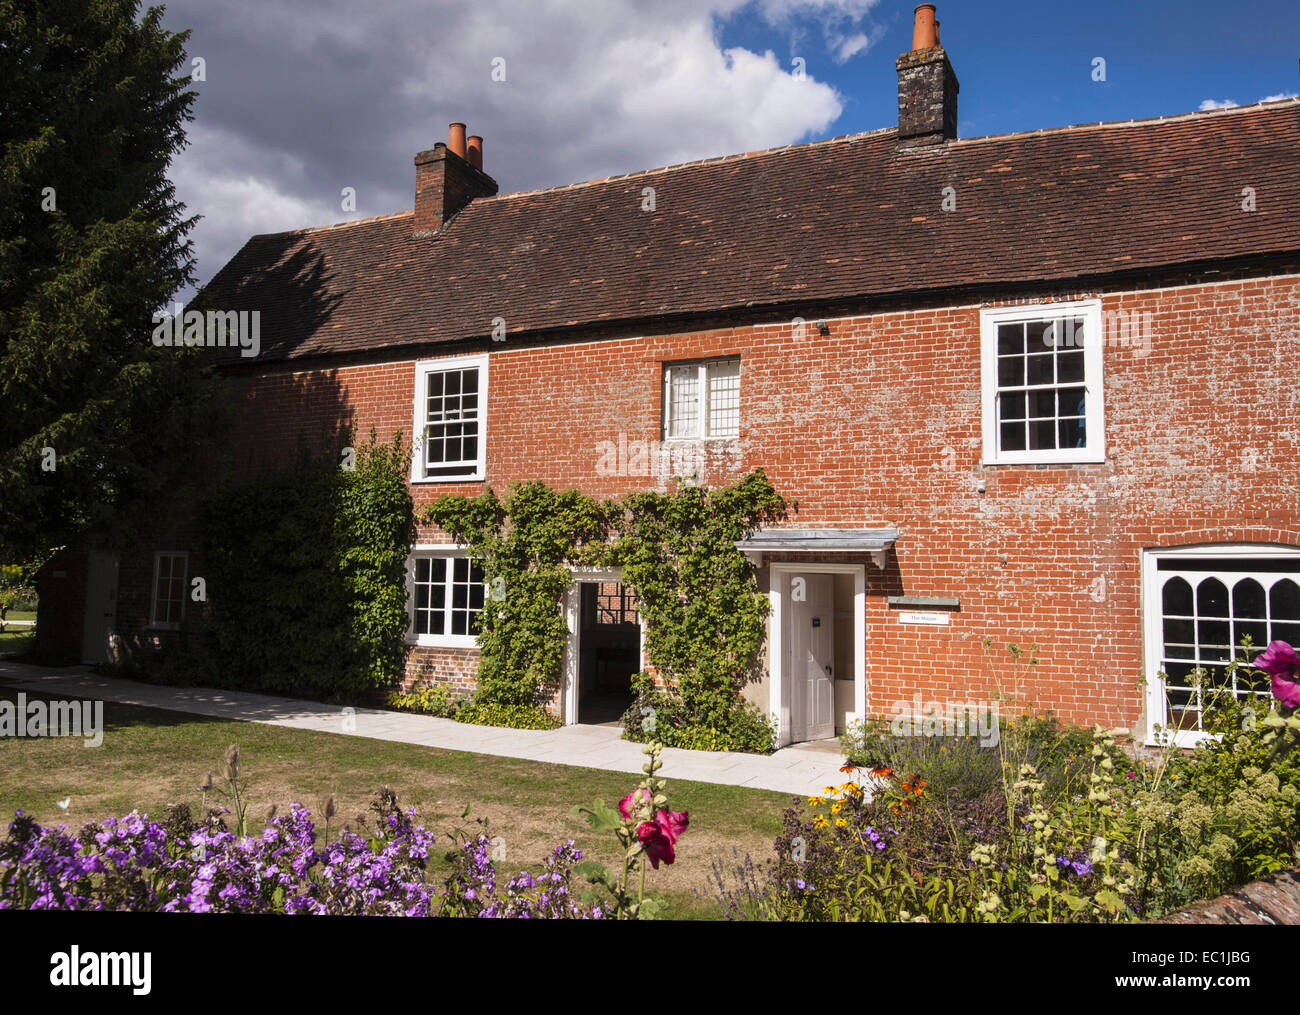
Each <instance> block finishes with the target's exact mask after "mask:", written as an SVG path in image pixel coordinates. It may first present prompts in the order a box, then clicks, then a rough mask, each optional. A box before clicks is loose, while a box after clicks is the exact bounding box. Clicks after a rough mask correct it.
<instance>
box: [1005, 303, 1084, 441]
mask: <svg viewBox="0 0 1300 1015" xmlns="http://www.w3.org/2000/svg"><path fill="white" fill-rule="evenodd" d="M980 332H981V338H980V341H981V349H982V376H983V417H984V419H983V432H984V461H985V463H987V464H990V465H1001V464H1008V465H1010V464H1016V463H1048V462H1103V461H1105V460H1106V446H1105V434H1104V430H1103V420H1102V417H1103V407H1102V402H1103V398H1102V376H1101V375H1102V344H1103V338H1104V336H1103V334H1102V313H1101V301H1100V300H1087V301H1081V302H1070V303H1054V304H1048V305H1041V306H1035V307H998V308H994V309H989V310H984V311H982V312H981V313H980Z"/></svg>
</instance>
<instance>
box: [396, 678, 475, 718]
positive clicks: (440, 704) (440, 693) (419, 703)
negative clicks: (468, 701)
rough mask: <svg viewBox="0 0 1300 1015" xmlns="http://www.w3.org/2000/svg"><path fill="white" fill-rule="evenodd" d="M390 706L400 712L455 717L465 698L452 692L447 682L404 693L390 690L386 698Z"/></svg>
mask: <svg viewBox="0 0 1300 1015" xmlns="http://www.w3.org/2000/svg"><path fill="white" fill-rule="evenodd" d="M385 701H386V702H387V703H388V706H389V708H395V709H397V710H398V711H399V712H415V713H417V714H418V715H431V716H435V717H437V718H439V719H454V718H455V717H456V713H457V712H459V711H460V709H461V707H462V706H463V705H464V699H463V698H462V697H458V696H457V695H455V694H453V693H452V690H451V688H449V687H447V686H446V685H445V684H434V685H433V686H431V687H422V688H420V689H419V690H417V691H409V692H407V693H405V694H403V693H402V692H401V691H390V692H389V693H388V695H387V697H386V698H385Z"/></svg>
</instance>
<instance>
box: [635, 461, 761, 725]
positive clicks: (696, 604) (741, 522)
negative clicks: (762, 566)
mask: <svg viewBox="0 0 1300 1015" xmlns="http://www.w3.org/2000/svg"><path fill="white" fill-rule="evenodd" d="M622 507H623V514H622V517H621V518H620V519H619V525H618V528H619V539H618V541H617V542H616V543H615V545H614V546H613V548H612V551H611V554H610V556H611V559H612V561H613V562H614V563H616V564H618V565H620V566H621V567H622V568H623V580H624V581H625V582H627V583H628V584H630V585H631V586H632V587H633V588H635V589H636V594H637V608H638V610H639V611H640V614H641V616H642V618H643V619H644V621H645V622H646V639H645V641H646V657H647V659H648V660H649V662H650V663H651V665H653V666H654V667H656V668H657V669H658V670H659V672H660V673H661V674H662V675H663V676H664V677H665V678H666V679H667V680H668V681H669V682H671V683H674V684H675V685H676V688H677V693H678V695H680V697H681V701H682V706H683V710H684V716H685V720H686V721H685V722H684V723H683V724H682V725H689V726H694V727H700V728H705V729H721V730H725V729H729V728H730V727H731V725H732V723H734V722H736V721H737V719H738V717H742V716H743V715H744V711H743V710H741V709H738V708H737V704H736V700H737V695H738V693H739V691H740V689H741V688H742V687H743V686H744V685H745V683H746V682H748V681H751V680H754V679H757V677H758V659H759V653H760V650H761V649H762V646H763V641H764V638H765V637H766V625H765V621H766V618H767V613H768V603H767V598H766V597H765V596H764V595H762V594H761V593H760V592H759V591H758V586H757V582H756V580H755V576H754V568H753V565H752V564H751V563H750V562H749V561H748V560H747V559H746V557H745V555H744V554H743V553H742V552H741V551H740V550H738V549H737V548H736V545H735V544H736V541H737V540H740V539H743V538H744V537H745V536H747V535H748V534H749V533H750V532H752V531H753V530H754V529H756V528H758V527H760V526H762V525H767V524H771V523H772V522H775V521H777V520H779V519H782V518H784V517H785V511H786V504H785V501H784V500H783V499H782V498H781V497H780V495H779V494H777V492H776V490H775V489H774V488H773V487H772V484H771V483H770V482H769V481H768V479H767V476H766V475H764V473H763V472H762V470H761V469H760V470H756V471H755V472H752V473H750V474H749V475H748V476H746V477H745V478H744V479H742V480H740V481H739V482H738V483H736V484H735V485H733V486H729V487H724V488H721V489H717V490H707V489H705V488H703V487H691V486H679V487H678V488H677V489H676V490H673V491H672V492H669V493H654V492H645V493H632V494H629V495H628V496H627V497H626V498H625V499H624V501H623V505H622Z"/></svg>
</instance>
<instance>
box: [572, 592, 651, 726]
mask: <svg viewBox="0 0 1300 1015" xmlns="http://www.w3.org/2000/svg"><path fill="white" fill-rule="evenodd" d="M580 590H581V600H580V602H579V613H578V616H579V625H578V722H580V723H585V724H587V725H595V726H608V725H616V724H617V723H618V721H619V719H620V718H622V716H623V713H624V712H626V711H627V710H628V708H629V707H630V706H631V704H632V674H634V673H636V672H637V670H639V669H640V668H641V624H640V622H639V618H638V617H637V610H636V598H635V597H634V596H633V595H632V591H631V589H628V588H627V587H625V586H624V585H623V584H622V583H620V582H583V583H582V584H581V585H580Z"/></svg>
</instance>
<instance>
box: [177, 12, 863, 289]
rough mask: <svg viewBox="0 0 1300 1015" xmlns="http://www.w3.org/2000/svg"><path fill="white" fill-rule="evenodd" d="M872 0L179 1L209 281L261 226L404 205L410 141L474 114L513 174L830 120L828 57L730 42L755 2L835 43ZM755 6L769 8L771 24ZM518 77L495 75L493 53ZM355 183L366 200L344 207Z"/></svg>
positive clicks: (684, 149)
mask: <svg viewBox="0 0 1300 1015" xmlns="http://www.w3.org/2000/svg"><path fill="white" fill-rule="evenodd" d="M877 2H878V0H603V2H602V3H600V4H590V3H585V2H580V0H551V2H548V3H539V4H529V5H520V4H517V3H515V2H512V0H478V2H477V3H475V4H474V5H469V4H464V3H453V2H450V0H443V2H440V3H434V4H430V3H428V2H427V0H401V2H398V3H393V4H383V5H370V6H367V7H366V8H365V10H364V13H360V12H359V11H358V9H357V8H356V7H355V5H354V4H351V3H349V2H347V0H228V2H227V3H224V4H222V5H220V9H219V10H214V7H213V5H211V4H209V3H208V2H207V0H173V2H172V3H169V4H168V6H167V15H166V22H167V24H168V26H169V27H171V28H172V29H173V30H179V29H182V28H192V30H193V31H192V36H191V39H190V42H189V46H188V49H189V52H190V54H191V55H195V56H203V57H204V58H205V60H206V62H207V81H205V82H204V83H202V84H200V85H198V86H197V88H198V90H199V91H200V99H199V101H198V103H197V105H196V110H195V111H196V120H195V122H194V123H193V124H192V125H191V139H192V141H193V147H192V148H191V149H189V150H188V151H186V152H185V153H183V154H182V155H181V156H180V158H179V159H178V161H177V163H176V165H175V167H174V170H173V179H174V180H175V182H176V184H177V190H178V192H179V194H180V196H181V199H182V200H183V201H185V202H186V204H187V205H188V206H189V210H190V212H191V213H198V214H201V215H204V216H205V220H204V222H202V223H201V224H200V226H199V229H198V231H197V233H196V234H195V237H194V240H195V248H196V252H197V254H198V256H199V267H198V273H199V276H200V278H201V279H204V280H206V279H207V278H209V277H210V276H211V275H212V274H213V272H214V271H215V270H216V269H217V268H218V267H220V266H221V264H223V263H224V262H225V261H226V260H227V259H228V258H229V257H230V256H231V255H232V254H233V253H234V251H235V250H236V249H237V248H238V246H239V245H240V244H241V243H242V242H243V240H245V239H247V237H248V236H249V235H251V234H253V233H259V232H271V231H276V230H282V229H290V228H296V227H301V226H307V225H314V224H322V223H325V222H337V221H342V220H345V219H347V218H355V217H362V216H368V215H377V214H383V213H386V212H391V211H399V210H402V209H403V208H409V207H410V206H411V202H412V193H411V188H412V185H413V180H414V169H413V167H412V164H411V159H412V156H413V155H414V154H415V153H416V152H417V151H420V150H422V149H425V148H430V147H432V146H433V144H434V142H436V141H442V140H445V138H446V124H447V123H448V122H449V121H451V120H463V121H465V122H466V123H467V124H468V125H469V130H470V133H479V134H482V135H483V136H484V162H485V168H486V169H487V171H488V172H489V173H490V174H491V175H493V176H494V177H495V178H496V179H497V181H498V182H499V183H500V184H501V188H502V190H503V191H512V190H523V189H532V188H535V187H543V186H551V185H556V184H563V183H569V182H573V181H577V180H583V179H590V178H592V177H599V176H604V175H609V174H612V173H621V172H628V171H633V170H637V169H646V168H652V167H655V166H663V165H669V164H672V163H675V162H682V161H690V160H694V159H698V158H703V157H707V156H712V155H724V154H729V153H733V152H742V151H748V150H752V149H755V148H765V147H773V146H777V145H782V144H789V143H792V142H796V141H801V140H805V139H807V138H809V137H815V136H819V135H821V134H823V133H826V132H827V131H828V129H829V128H830V126H831V124H833V123H834V121H835V120H836V119H837V118H838V117H839V115H840V113H841V111H842V109H843V99H842V97H841V96H840V95H839V94H837V92H836V91H835V89H834V88H833V87H831V86H830V85H828V84H827V83H826V82H825V81H819V80H818V79H817V77H818V75H817V73H816V70H817V68H816V60H814V59H809V60H808V64H807V68H806V76H804V77H798V78H796V77H794V76H793V75H792V74H791V69H792V68H791V66H790V63H789V60H788V59H786V58H784V57H782V58H778V57H777V56H776V55H775V54H774V53H773V52H771V51H770V50H764V51H762V52H757V51H754V50H753V49H745V48H739V47H734V46H726V45H725V44H724V43H723V42H722V36H723V29H724V28H725V27H726V25H727V21H728V19H729V18H732V17H736V16H739V15H741V14H744V13H748V14H749V15H750V16H753V14H755V13H756V14H757V15H758V16H759V17H760V18H761V19H762V22H766V24H767V25H768V26H769V27H770V28H775V29H776V30H777V32H776V36H777V37H776V38H774V39H773V42H776V41H778V39H784V38H786V37H787V36H786V34H785V33H786V32H787V31H788V33H789V35H790V36H791V37H797V36H798V35H801V34H806V33H807V32H809V31H811V32H813V33H817V32H820V33H821V34H822V35H823V37H824V39H825V42H826V46H827V51H828V53H829V56H830V58H831V59H832V60H834V61H836V62H843V61H844V60H847V59H850V58H851V57H854V56H858V55H860V54H862V53H864V52H866V51H867V50H868V49H869V48H870V47H871V46H872V45H873V44H874V43H875V42H876V41H877V40H878V39H879V38H880V36H881V35H882V34H883V31H884V29H883V27H882V26H873V25H869V24H866V23H864V19H865V18H866V16H867V14H868V12H870V11H871V10H872V9H873V8H874V7H875V6H876V4H877ZM762 22H760V25H761V24H762ZM496 58H502V59H504V61H505V67H506V80H505V81H504V82H498V81H493V80H492V77H491V72H492V62H493V60H494V59H496ZM343 186H352V187H355V188H356V190H357V209H356V211H355V212H344V211H342V210H341V208H340V206H339V200H340V198H339V191H340V189H341V188H342V187H343Z"/></svg>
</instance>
